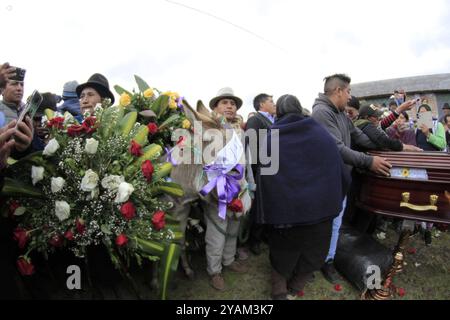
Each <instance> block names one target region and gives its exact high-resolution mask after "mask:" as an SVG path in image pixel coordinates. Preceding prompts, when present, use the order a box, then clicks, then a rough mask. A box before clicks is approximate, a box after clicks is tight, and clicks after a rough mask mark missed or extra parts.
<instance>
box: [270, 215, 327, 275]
mask: <svg viewBox="0 0 450 320" xmlns="http://www.w3.org/2000/svg"><path fill="white" fill-rule="evenodd" d="M332 223H333V219H330V220H327V221H324V222H320V223H317V224H313V225H301V226H293V227H290V228H274V227H272V226H271V227H270V230H269V249H270V263H271V265H272V267H273V268H274V269H275V270H276V271H277V272H278V273H280V274H281V275H282V276H283V277H285V278H286V279H289V278H291V277H292V276H293V275H294V274H305V273H310V272H313V271H316V270H319V269H320V267H321V266H322V265H323V263H324V261H325V258H326V256H327V254H328V249H329V247H330V238H331V227H332Z"/></svg>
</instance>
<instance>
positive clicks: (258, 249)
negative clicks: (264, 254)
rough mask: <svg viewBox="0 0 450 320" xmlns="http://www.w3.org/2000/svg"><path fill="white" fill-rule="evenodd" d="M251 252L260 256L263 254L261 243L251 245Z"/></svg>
mask: <svg viewBox="0 0 450 320" xmlns="http://www.w3.org/2000/svg"><path fill="white" fill-rule="evenodd" d="M249 248H250V251H251V252H252V253H253V254H254V255H255V256H259V255H260V254H261V245H260V244H259V242H255V243H251V244H250V245H249Z"/></svg>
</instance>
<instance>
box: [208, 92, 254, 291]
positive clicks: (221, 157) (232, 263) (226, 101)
mask: <svg viewBox="0 0 450 320" xmlns="http://www.w3.org/2000/svg"><path fill="white" fill-rule="evenodd" d="M241 106H242V100H241V99H240V98H238V97H237V96H235V95H234V92H233V90H232V89H231V88H223V89H221V90H219V92H218V93H217V96H216V97H214V98H213V99H211V101H210V102H209V107H210V108H211V110H212V116H213V117H216V118H222V119H221V122H222V123H223V127H224V128H225V129H233V130H234V132H233V138H232V139H231V140H230V141H229V142H227V144H226V145H225V147H224V148H223V149H222V150H220V151H219V152H218V154H217V158H216V159H215V160H214V161H213V162H212V163H211V164H210V165H213V166H216V167H220V168H221V174H222V175H224V176H230V177H231V176H234V177H236V172H239V178H236V180H238V185H239V187H238V189H239V190H238V191H236V195H235V197H236V198H237V197H239V200H240V201H241V202H240V205H241V206H242V208H241V209H240V210H241V211H240V212H238V213H237V212H236V211H233V210H231V209H230V203H228V210H227V211H226V214H224V213H223V214H221V213H220V206H219V205H215V206H208V207H207V208H205V210H204V215H205V221H206V234H205V242H206V259H207V271H208V274H209V275H210V277H211V280H210V284H211V286H212V287H213V288H215V289H217V290H220V291H222V290H224V289H225V281H224V278H223V276H222V266H223V267H225V269H226V270H229V271H232V272H236V273H244V272H247V267H246V266H245V265H244V264H243V263H242V262H240V261H237V260H235V255H236V250H237V239H238V232H239V225H240V217H241V216H242V215H243V214H245V213H247V212H248V210H249V209H250V206H251V199H250V196H249V193H248V190H246V189H245V188H246V186H247V185H248V184H247V180H246V175H245V152H244V148H243V145H242V142H241V141H242V140H241V136H240V135H241V134H242V130H241V127H240V120H239V118H238V117H237V116H236V113H237V110H238V109H239V108H240V107H241ZM230 151H231V152H230ZM207 167H211V166H207ZM205 168H206V167H205ZM205 168H204V170H205ZM223 168H228V169H227V170H222V169H223ZM206 170H207V171H205V172H206V173H207V175H208V179H209V178H212V179H213V178H214V177H213V175H214V174H215V173H212V172H211V171H208V170H210V169H206ZM210 175H211V176H210ZM227 178H228V177H227ZM212 179H211V180H212ZM211 180H210V181H211ZM223 196H228V195H220V194H219V198H222V199H223Z"/></svg>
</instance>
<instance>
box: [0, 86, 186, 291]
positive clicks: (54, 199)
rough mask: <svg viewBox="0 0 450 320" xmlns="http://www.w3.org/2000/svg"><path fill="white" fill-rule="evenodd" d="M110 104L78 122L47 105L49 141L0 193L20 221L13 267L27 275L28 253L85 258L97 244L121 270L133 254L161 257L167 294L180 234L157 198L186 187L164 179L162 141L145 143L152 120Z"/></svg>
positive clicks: (10, 175)
mask: <svg viewBox="0 0 450 320" xmlns="http://www.w3.org/2000/svg"><path fill="white" fill-rule="evenodd" d="M145 95H147V96H149V97H150V91H148V89H147V91H145V92H144V97H145ZM152 97H153V95H152ZM133 99H138V97H137V96H135V97H134V98H132V101H133ZM121 100H122V99H121ZM165 100H167V99H165ZM107 103H108V101H107V102H105V104H104V105H103V106H100V105H97V107H96V108H95V111H94V112H93V114H92V115H89V114H87V115H85V116H87V117H86V118H85V119H84V121H83V122H82V123H81V124H80V123H78V122H77V121H76V120H75V119H74V118H73V117H71V116H70V115H68V114H66V115H65V116H58V115H55V114H53V112H51V111H50V110H46V116H47V120H46V121H47V122H46V125H47V127H48V128H49V130H50V132H51V136H52V139H51V140H50V141H49V143H48V144H47V146H46V147H45V149H44V150H43V151H42V152H38V153H33V154H31V155H29V156H28V157H25V158H23V159H21V160H20V161H18V162H16V163H15V164H13V165H11V166H10V167H9V168H8V171H7V177H6V178H5V185H4V188H3V190H2V193H3V194H4V195H7V196H9V197H10V198H11V199H10V200H9V204H10V213H11V215H12V216H14V217H15V218H16V219H17V220H18V226H17V228H16V230H15V232H14V238H15V239H16V240H17V243H18V246H19V248H20V249H21V250H23V254H22V255H21V256H20V257H19V259H18V262H17V266H18V268H19V271H20V272H21V273H22V274H23V275H30V274H32V273H33V271H34V267H33V265H32V261H31V259H30V255H29V254H30V252H32V251H38V252H41V253H44V254H49V253H51V252H54V251H55V250H57V249H58V248H66V249H69V250H71V251H73V253H74V254H75V255H76V256H79V257H83V256H84V255H85V253H86V249H87V247H88V246H90V245H98V244H101V243H102V244H104V245H105V246H106V248H107V250H108V252H109V254H110V256H111V261H112V262H113V264H114V265H115V266H116V267H117V268H118V269H119V270H121V271H125V270H126V269H127V268H126V266H127V264H128V263H129V261H130V259H131V258H135V259H136V260H137V262H138V264H139V265H141V263H142V260H143V259H149V260H151V261H155V260H159V261H160V265H159V270H160V272H159V278H160V288H161V290H162V291H161V296H162V297H163V298H164V297H165V295H166V288H167V282H168V279H169V276H170V273H171V272H172V271H174V270H175V269H176V267H177V261H178V259H177V257H178V254H179V246H178V245H177V244H176V242H177V241H178V240H179V239H181V237H182V234H181V232H179V229H178V224H177V221H176V220H175V219H173V218H172V217H170V216H169V215H168V214H167V213H166V210H168V209H169V208H170V206H171V204H170V203H167V202H164V201H162V200H161V197H160V195H161V194H162V193H168V194H171V195H175V196H181V195H182V194H183V190H182V189H181V187H179V186H178V185H176V184H174V183H171V182H168V181H167V179H166V177H167V176H168V175H169V173H170V171H171V168H172V164H171V163H169V162H164V161H162V160H160V159H161V157H160V156H161V155H162V153H163V149H162V146H161V145H159V144H158V143H150V142H151V141H153V140H154V139H153V136H154V135H155V134H156V132H155V131H154V130H153V129H152V126H151V125H150V124H151V123H150V124H140V123H139V122H137V121H136V120H137V117H138V112H137V111H134V110H126V108H127V106H122V105H119V106H113V107H109V108H106V107H105V106H106V105H107ZM177 116H178V114H177ZM169 117H170V116H169ZM177 120H181V116H179V118H178V117H177ZM170 123H171V125H172V126H173V125H175V123H179V124H180V122H175V121H171V122H170ZM166 125H167V123H166ZM158 141H160V140H158Z"/></svg>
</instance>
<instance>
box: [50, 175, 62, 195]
mask: <svg viewBox="0 0 450 320" xmlns="http://www.w3.org/2000/svg"><path fill="white" fill-rule="evenodd" d="M65 183H66V180H64V179H63V178H61V177H58V178H52V183H51V186H52V192H53V193H57V192H60V191H61V190H62V188H63V187H64V184H65Z"/></svg>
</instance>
